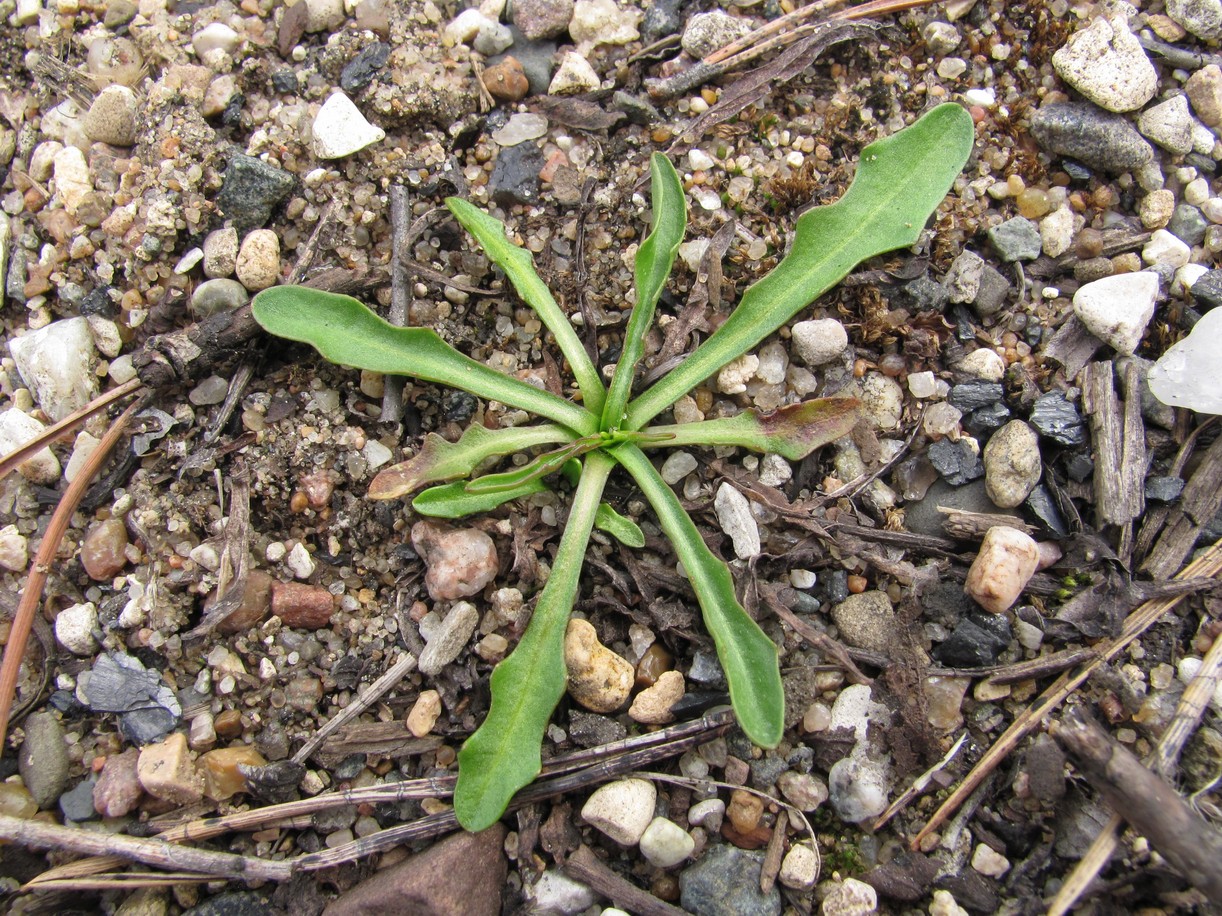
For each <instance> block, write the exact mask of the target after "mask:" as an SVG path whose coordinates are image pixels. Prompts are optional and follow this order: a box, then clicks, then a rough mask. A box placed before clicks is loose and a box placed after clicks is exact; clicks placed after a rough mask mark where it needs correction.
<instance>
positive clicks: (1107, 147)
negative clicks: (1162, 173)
mask: <svg viewBox="0 0 1222 916" xmlns="http://www.w3.org/2000/svg"><path fill="white" fill-rule="evenodd" d="M1031 135H1032V136H1033V137H1035V139H1036V142H1038V143H1039V145H1040V146H1042V147H1043V148H1044V149H1046V150H1048V151H1049V152H1053V153H1057V154H1058V155H1061V156H1070V157H1072V158H1074V159H1077V160H1078V161H1080V162H1082V163H1083V164H1084V165H1088V166H1090V167H1091V168H1096V169H1101V170H1102V171H1105V172H1109V173H1111V174H1120V173H1121V172H1127V171H1130V170H1131V169H1135V168H1137V167H1138V166H1141V165H1144V164H1145V163H1147V162H1149V161H1150V160H1151V159H1153V158H1154V149H1153V148H1152V147H1151V146H1150V144H1149V143H1147V142H1146V140H1145V139H1143V138H1142V136H1141V134H1139V133H1138V132H1137V130H1136V128H1134V127H1133V125H1132V124H1131V123H1129V121H1128V120H1127V119H1126V118H1124V117H1123V116H1122V115H1118V114H1112V113H1111V112H1107V111H1103V110H1102V109H1101V108H1096V107H1095V106H1094V105H1090V104H1087V103H1085V102H1058V103H1054V104H1052V105H1045V106H1044V107H1043V108H1041V109H1040V110H1039V111H1037V112H1036V113H1035V116H1034V117H1032V119H1031Z"/></svg>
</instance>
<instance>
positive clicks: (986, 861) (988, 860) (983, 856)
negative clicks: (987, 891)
mask: <svg viewBox="0 0 1222 916" xmlns="http://www.w3.org/2000/svg"><path fill="white" fill-rule="evenodd" d="M972 868H974V869H976V871H978V872H980V874H982V875H984V876H986V877H989V878H1000V877H1001V876H1002V875H1004V874H1005V873H1006V872H1007V871H1009V870H1010V860H1009V859H1007V858H1006V857H1005V856H1003V855H1002V854H1001V853H999V852H996V851H995V850H994V849H993V848H992V847H991V846H987V845H985V844H984V843H978V844H977V845H976V850H975V852H973V853H972Z"/></svg>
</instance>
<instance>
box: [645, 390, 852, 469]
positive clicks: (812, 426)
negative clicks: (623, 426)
mask: <svg viewBox="0 0 1222 916" xmlns="http://www.w3.org/2000/svg"><path fill="white" fill-rule="evenodd" d="M860 412H861V402H860V401H858V400H857V399H856V398H817V399H815V400H813V401H803V402H802V403H801V404H793V405H791V406H789V407H782V408H781V409H780V410H777V411H774V412H772V413H770V414H765V415H763V416H760V414H759V413H757V412H756V411H754V410H744V411H743V412H742V413H740V414H738V415H737V416H734V417H725V418H722V419H717V420H701V421H700V422H698V423H677V424H674V425H672V426H651V427H649V432H650V433H667V434H669V435H670V436H671V438H670V439H668V440H665V442H664V444H665V445H668V446H672V445H675V446H687V445H710V446H716V445H741V446H743V447H744V448H749V449H754V450H755V451H757V452H772V453H774V454H777V455H780V456H781V457H782V458H787V459H788V460H790V461H800V460H801V459H803V458H805V457H806V456H807V455H809V454H810V453H811V452H813V451H814V450H815V449H817V448H818V447H819V446H821V445H827V443H829V442H834V441H835V440H837V439H839V438H840V437H841V436H847V435H848V434H849V433H850V432H851V431H852V429H853V426H854V425H855V424H856V423H857V418H858V415H859V414H860ZM651 444H652V443H650V442H643V443H642V446H643V447H645V448H648V447H649V446H650V445H651Z"/></svg>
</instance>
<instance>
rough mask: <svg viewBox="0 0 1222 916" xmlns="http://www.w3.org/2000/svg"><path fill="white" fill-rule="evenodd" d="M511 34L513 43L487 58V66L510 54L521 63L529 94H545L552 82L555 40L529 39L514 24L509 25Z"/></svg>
mask: <svg viewBox="0 0 1222 916" xmlns="http://www.w3.org/2000/svg"><path fill="white" fill-rule="evenodd" d="M509 34H511V35H512V36H513V44H512V45H511V46H510V49H509V51H507V52H506V53H505V54H498V55H496V56H495V57H490V58H488V66H489V67H491V66H492V65H493V64H496V63H499V62H500V61H502V60H504V59H505V58H506V57H508V56H510V55H512V56H513V57H515V58H516V59H517V61H518V63H520V64H521V65H522V71H523V72H524V73H525V74H526V82H527V83H529V84H530V94H531V95H547V87H548V86H550V85H551V83H552V72H553V70H554V69H555V68H554V60H553V59H554V58H555V55H556V42H554V41H551V40H549V39H546V38H539V39H534V40H532V39H530V38H527V37H526V36H525V35H523V34H522V30H521V29H519V28H517V27H516V26H512V25H511V26H510V27H509Z"/></svg>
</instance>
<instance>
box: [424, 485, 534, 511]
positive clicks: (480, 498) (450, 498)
mask: <svg viewBox="0 0 1222 916" xmlns="http://www.w3.org/2000/svg"><path fill="white" fill-rule="evenodd" d="M546 489H547V484H545V483H544V482H543V481H542V480H538V479H535V480H528V481H526V482H525V483H521V484H519V485H518V486H516V487H512V488H509V489H504V490H497V491H495V492H493V493H469V492H467V487H466V484H465V483H463V482H462V481H461V480H459V481H456V482H454V483H446V484H442V485H441V486H439V487H429V488H428V489H427V490H425V491H424V492H423V493H421V494H420V495H419V496H417V497H416V498H415V499H413V500H412V508H413V509H415V510H416V511H417V512H419V513H420V514H421V515H431V516H432V517H433V518H466V517H467V516H468V515H475V514H476V513H479V512H491V511H492V510H493V509H495V508H496V507H497V506H501V505H504V504H505V503H507V502H509V501H510V500H511V499H518V498H519V497H522V496H530V494H532V493H541V492H542V491H544V490H546Z"/></svg>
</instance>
